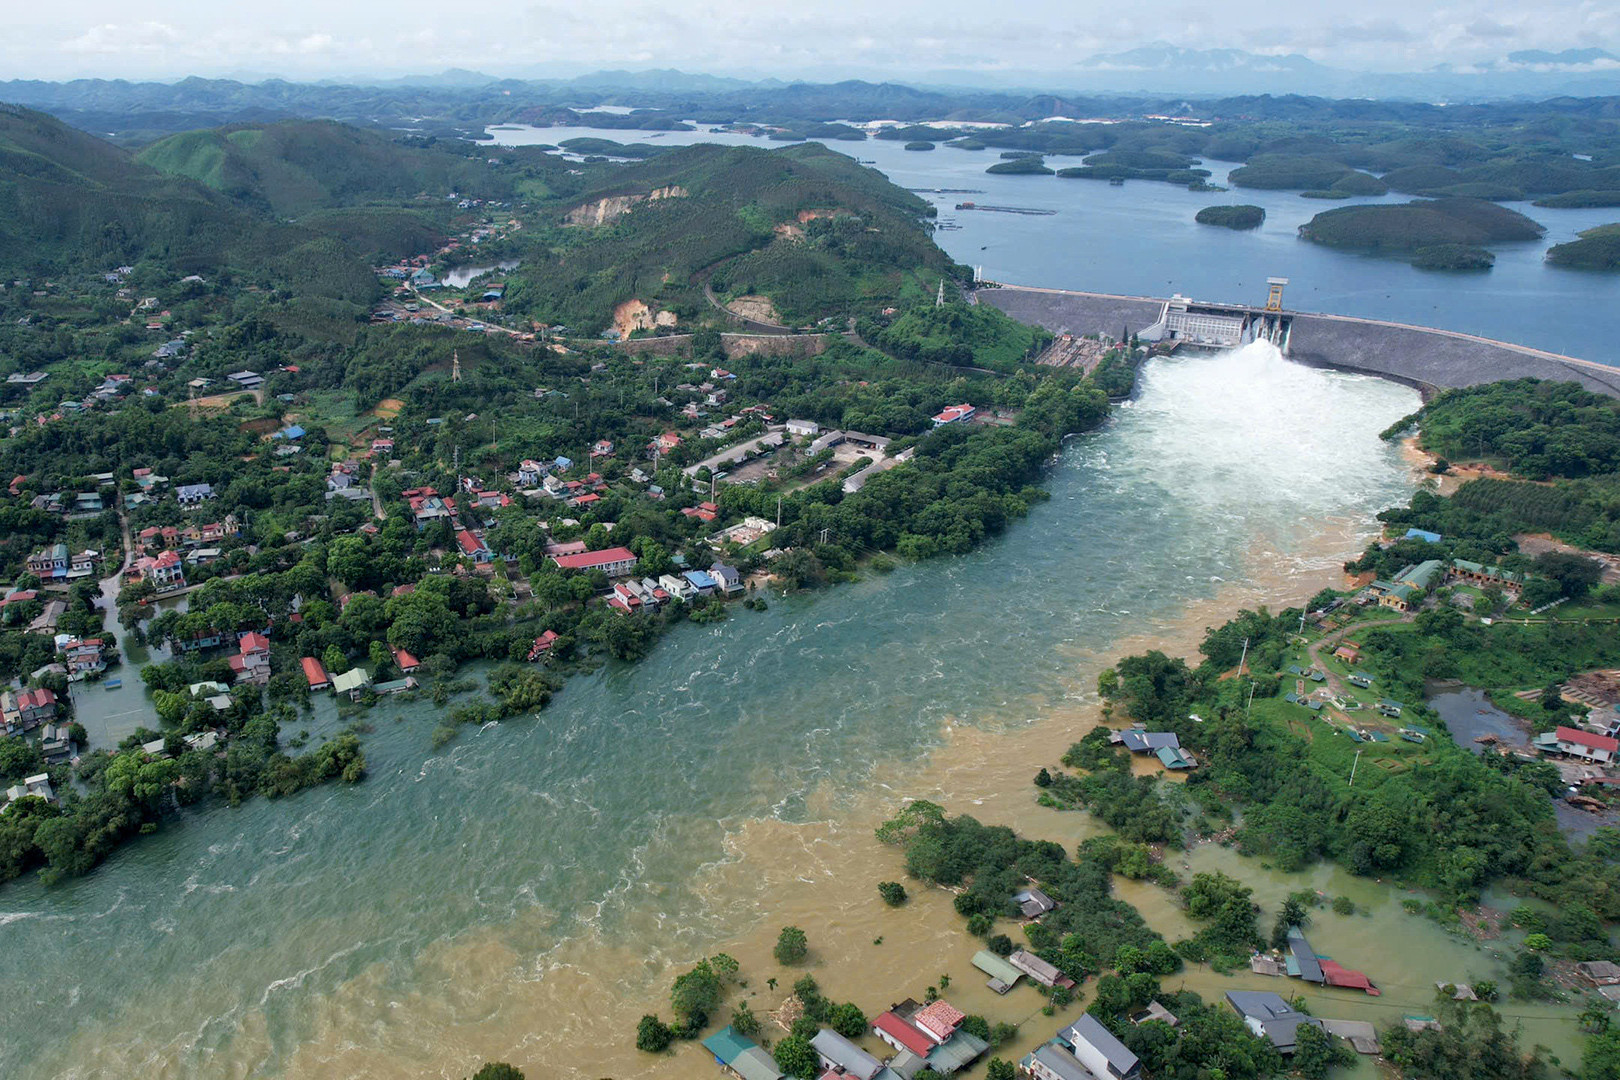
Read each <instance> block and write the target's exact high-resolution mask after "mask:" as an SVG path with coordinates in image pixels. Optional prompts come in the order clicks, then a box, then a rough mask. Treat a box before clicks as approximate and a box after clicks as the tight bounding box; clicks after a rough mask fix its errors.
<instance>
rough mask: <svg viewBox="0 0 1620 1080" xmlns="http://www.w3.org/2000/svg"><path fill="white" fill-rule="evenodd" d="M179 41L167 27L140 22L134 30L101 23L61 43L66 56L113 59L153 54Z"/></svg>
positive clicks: (128, 27) (130, 27)
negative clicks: (114, 57)
mask: <svg viewBox="0 0 1620 1080" xmlns="http://www.w3.org/2000/svg"><path fill="white" fill-rule="evenodd" d="M179 40H180V31H178V30H176V29H175V28H174V27H172V26H169V25H168V24H166V23H160V22H143V23H136V24H134V25H133V26H120V25H119V24H117V23H102V24H101V25H99V26H92V27H90V29H88V30H86V31H85V32H84V33H83V34H81V35H79V36H78V37H76V38H73V39H72V40H70V41H64V42H63V43H62V51H63V52H69V53H97V54H101V55H105V56H116V55H118V54H120V53H152V52H159V51H161V50H163V49H167V48H171V47H172V46H173V45H174V44H175V43H176V42H178V41H179Z"/></svg>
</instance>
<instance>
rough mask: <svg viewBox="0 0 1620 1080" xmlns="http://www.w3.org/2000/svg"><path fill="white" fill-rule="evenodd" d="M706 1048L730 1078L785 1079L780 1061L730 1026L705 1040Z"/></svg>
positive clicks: (746, 1079)
mask: <svg viewBox="0 0 1620 1080" xmlns="http://www.w3.org/2000/svg"><path fill="white" fill-rule="evenodd" d="M703 1049H705V1050H707V1051H708V1052H709V1053H711V1054H713V1055H714V1062H715V1064H716V1065H719V1066H720V1067H721V1068H722V1069H724V1070H725V1072H726V1074H727V1075H729V1076H736V1077H740V1078H741V1080H782V1070H780V1069H778V1068H777V1067H776V1061H775V1060H774V1059H773V1058H772V1057H771V1055H770V1054H768V1053H766V1052H765V1051H764V1050H763V1049H761V1048H760V1046H759V1044H758V1043H756V1042H754V1040H752V1039H750V1038H749V1037H748V1036H746V1035H743V1034H742V1033H740V1032H739V1031H738V1030H737V1029H736V1028H734V1027H732V1026H731V1025H730V1024H727V1025H726V1026H725V1027H723V1028H721V1029H720V1030H719V1031H717V1032H715V1033H714V1034H713V1035H710V1036H709V1037H708V1038H707V1039H704V1040H703Z"/></svg>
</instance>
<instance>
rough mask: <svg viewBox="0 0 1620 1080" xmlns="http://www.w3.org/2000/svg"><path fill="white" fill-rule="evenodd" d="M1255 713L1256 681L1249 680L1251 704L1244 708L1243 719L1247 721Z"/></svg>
mask: <svg viewBox="0 0 1620 1080" xmlns="http://www.w3.org/2000/svg"><path fill="white" fill-rule="evenodd" d="M1253 711H1254V680H1253V679H1250V680H1249V703H1248V704H1247V705H1245V706H1243V719H1245V720H1247V719H1248V718H1249V715H1250V714H1251V713H1252V712H1253Z"/></svg>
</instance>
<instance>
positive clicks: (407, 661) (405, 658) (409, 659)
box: [394, 649, 422, 675]
mask: <svg viewBox="0 0 1620 1080" xmlns="http://www.w3.org/2000/svg"><path fill="white" fill-rule="evenodd" d="M394 663H396V664H398V665H399V670H400V672H401V673H402V674H405V675H409V674H410V673H411V672H413V671H415V670H416V669H417V668H419V667H421V666H422V661H420V660H418V659H417V658H416V657H414V656H412V655H411V654H410V653H408V652H406V651H405V650H404V649H395V650H394Z"/></svg>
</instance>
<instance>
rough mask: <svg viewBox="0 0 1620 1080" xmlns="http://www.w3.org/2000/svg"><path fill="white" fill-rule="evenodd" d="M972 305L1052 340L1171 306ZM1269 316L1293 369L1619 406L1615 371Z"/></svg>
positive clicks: (1084, 301)
mask: <svg viewBox="0 0 1620 1080" xmlns="http://www.w3.org/2000/svg"><path fill="white" fill-rule="evenodd" d="M1176 299H1178V300H1179V299H1181V298H1176ZM977 300H978V302H979V303H981V304H990V305H992V306H994V307H996V308H998V309H1000V310H1001V311H1003V312H1005V313H1006V314H1008V315H1010V316H1012V317H1013V318H1015V319H1017V320H1018V321H1020V322H1024V323H1029V324H1031V325H1033V326H1039V327H1042V328H1043V329H1046V330H1050V331H1052V332H1053V333H1067V334H1076V335H1083V334H1098V333H1101V334H1110V335H1112V334H1118V333H1119V332H1120V331H1121V330H1130V331H1142V330H1145V329H1147V328H1148V327H1150V326H1153V325H1155V324H1158V323H1160V322H1161V320H1162V319H1163V318H1164V316H1165V314H1166V311H1167V307H1168V306H1169V305H1170V304H1171V300H1168V299H1164V298H1155V297H1149V296H1115V295H1109V294H1105V293H1087V292H1070V291H1065V290H1059V289H1041V288H1034V287H1030V286H1023V285H997V286H995V287H992V288H981V289H979V290H978V293H977ZM1195 307H1196V308H1208V309H1212V310H1220V311H1227V312H1230V313H1231V316H1232V317H1233V318H1237V317H1239V316H1242V315H1245V314H1248V315H1265V314H1267V309H1265V308H1259V307H1251V306H1248V305H1242V304H1195ZM1269 314H1271V315H1277V316H1280V317H1281V320H1282V321H1285V322H1286V324H1287V331H1286V339H1285V341H1284V342H1282V343H1281V344H1284V345H1285V346H1286V347H1285V349H1284V351H1285V352H1286V354H1287V355H1288V358H1289V359H1291V360H1294V361H1296V362H1298V363H1303V364H1310V365H1314V366H1319V367H1330V368H1335V369H1338V370H1340V371H1353V372H1359V373H1362V374H1367V375H1377V376H1380V377H1382V378H1386V379H1394V380H1397V381H1399V382H1403V383H1407V384H1409V385H1412V386H1416V387H1418V388H1419V389H1422V390H1426V391H1429V390H1444V389H1449V388H1451V387H1458V386H1475V385H1478V384H1480V383H1488V382H1497V381H1499V380H1502V379H1524V378H1534V379H1548V380H1552V381H1556V382H1578V383H1580V384H1581V385H1582V386H1584V387H1585V388H1586V389H1588V390H1592V391H1594V392H1596V393H1600V394H1607V395H1608V396H1610V397H1617V398H1620V368H1612V367H1609V366H1607V365H1604V364H1598V363H1594V362H1593V361H1590V360H1580V359H1577V358H1575V357H1570V356H1560V355H1559V354H1557V353H1550V352H1544V351H1542V350H1540V349H1532V348H1529V347H1528V346H1524V345H1514V344H1512V343H1509V342H1505V341H1492V340H1489V339H1486V338H1481V337H1474V336H1472V335H1469V334H1462V333H1457V332H1455V331H1450V330H1435V329H1431V328H1428V327H1422V326H1408V325H1405V324H1401V323H1393V322H1382V321H1379V320H1376V319H1361V318H1354V317H1350V316H1344V315H1322V314H1313V313H1308V312H1296V311H1281V312H1270V313H1269ZM1189 343H1191V344H1195V345H1196V344H1215V342H1208V343H1200V342H1196V341H1192V342H1189Z"/></svg>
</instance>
